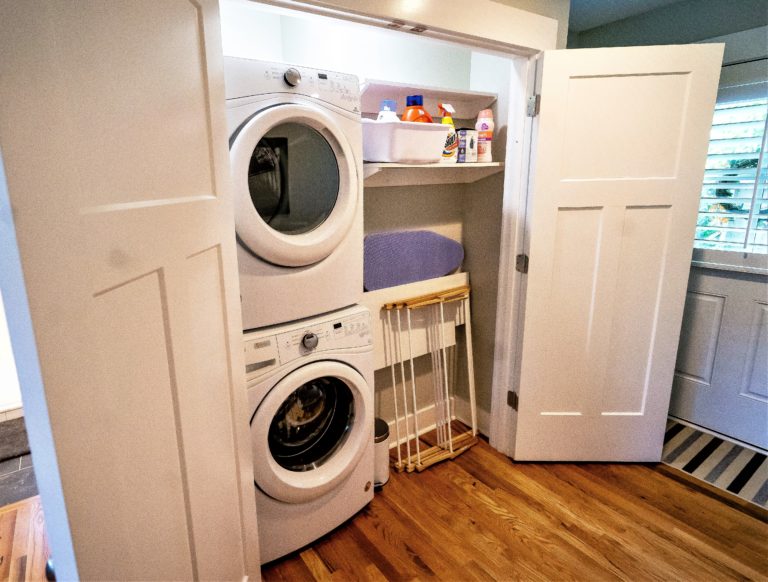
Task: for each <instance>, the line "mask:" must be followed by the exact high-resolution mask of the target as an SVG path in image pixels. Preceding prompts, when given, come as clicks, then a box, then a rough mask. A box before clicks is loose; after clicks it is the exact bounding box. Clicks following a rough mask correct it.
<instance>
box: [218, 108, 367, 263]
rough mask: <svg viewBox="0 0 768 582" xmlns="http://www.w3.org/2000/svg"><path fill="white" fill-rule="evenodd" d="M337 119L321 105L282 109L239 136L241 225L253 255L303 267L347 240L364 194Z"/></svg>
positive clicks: (235, 156) (233, 149)
mask: <svg viewBox="0 0 768 582" xmlns="http://www.w3.org/2000/svg"><path fill="white" fill-rule="evenodd" d="M339 121H340V120H337V119H334V118H333V117H332V116H331V115H330V114H329V113H327V112H326V111H324V110H323V109H322V108H320V107H316V106H310V105H299V104H293V103H290V104H281V105H274V106H272V107H268V108H266V109H263V110H262V111H259V112H257V113H255V114H254V115H252V116H251V117H250V118H248V119H247V120H246V121H245V122H244V123H243V125H242V126H241V127H240V128H239V129H238V131H237V132H236V134H235V135H234V136H233V138H232V140H231V145H230V159H231V166H232V178H233V185H234V202H235V227H236V230H237V236H238V239H239V240H240V243H241V244H242V245H243V246H244V247H245V248H246V249H248V250H249V251H250V252H251V253H252V254H254V255H255V256H257V257H259V258H261V259H263V260H265V261H267V262H269V263H273V264H275V265H280V266H285V267H303V266H306V265H311V264H313V263H316V262H318V261H321V260H323V259H324V258H326V257H327V256H328V255H330V254H331V253H332V252H333V251H334V250H335V249H336V247H337V246H338V245H339V244H340V243H341V242H342V240H343V239H344V237H345V236H346V234H347V232H348V231H349V228H350V227H351V226H352V223H353V221H354V218H355V213H356V209H357V205H358V203H359V198H360V196H361V193H360V192H359V190H360V186H359V182H358V176H357V169H356V158H355V156H354V153H353V151H352V148H351V146H350V145H349V141H348V140H347V138H346V136H345V135H344V133H343V132H342V130H341V129H340V127H339V125H338V122H339Z"/></svg>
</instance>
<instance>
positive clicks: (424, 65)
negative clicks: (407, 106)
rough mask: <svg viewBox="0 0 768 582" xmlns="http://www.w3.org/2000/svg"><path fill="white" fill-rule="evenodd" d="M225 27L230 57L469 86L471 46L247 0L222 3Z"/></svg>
mask: <svg viewBox="0 0 768 582" xmlns="http://www.w3.org/2000/svg"><path fill="white" fill-rule="evenodd" d="M319 24H321V25H319ZM221 30H222V45H223V49H224V54H225V55H226V56H232V57H244V58H252V59H260V60H267V61H277V62H284V63H290V64H294V65H302V66H306V67H313V68H319V69H328V70H333V71H340V72H344V73H353V74H355V75H357V77H358V78H359V79H360V80H361V81H363V80H365V79H380V80H388V81H398V82H402V83H414V84H419V85H426V86H434V87H444V88H446V89H459V90H460V89H469V72H470V64H471V54H472V51H471V50H470V49H468V48H465V47H459V46H455V45H451V44H448V43H442V42H437V41H434V40H431V39H424V38H419V37H417V36H414V35H408V34H406V33H402V32H395V31H390V30H384V29H380V28H375V27H364V26H360V25H357V24H353V23H348V22H343V21H338V20H334V19H331V18H326V17H321V16H314V15H308V14H301V13H294V12H290V11H287V10H279V9H275V8H272V7H268V6H262V5H259V4H256V3H254V2H246V1H243V0H223V1H222V2H221Z"/></svg>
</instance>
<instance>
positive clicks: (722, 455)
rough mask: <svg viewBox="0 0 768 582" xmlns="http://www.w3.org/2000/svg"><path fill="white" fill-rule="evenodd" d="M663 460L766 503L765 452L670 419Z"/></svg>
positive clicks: (719, 485) (767, 495)
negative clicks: (756, 450) (759, 451)
mask: <svg viewBox="0 0 768 582" xmlns="http://www.w3.org/2000/svg"><path fill="white" fill-rule="evenodd" d="M661 460H662V462H663V463H666V464H667V465H670V466H672V467H675V468H677V469H681V470H683V471H685V472H686V473H689V474H691V475H693V476H694V477H696V478H698V479H702V480H704V481H706V482H707V483H710V484H711V485H714V486H715V487H717V488H719V489H724V490H726V491H729V492H731V493H733V494H735V495H738V496H739V497H741V498H742V499H746V500H747V501H751V502H752V503H755V504H757V505H760V506H761V507H768V462H766V456H765V455H764V454H762V453H757V452H755V451H753V450H751V449H748V448H745V447H742V446H741V445H737V444H735V443H732V442H730V441H727V440H725V439H723V438H720V437H717V436H714V435H711V434H707V433H704V432H701V431H699V430H696V429H695V428H692V427H690V426H687V425H684V424H681V423H679V422H676V421H674V420H672V419H670V420H669V421H668V422H667V432H666V434H665V435H664V452H663V453H662V459H661Z"/></svg>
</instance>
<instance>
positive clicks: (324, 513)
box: [245, 306, 374, 563]
mask: <svg viewBox="0 0 768 582" xmlns="http://www.w3.org/2000/svg"><path fill="white" fill-rule="evenodd" d="M373 365H374V364H373V338H372V335H371V322H370V313H369V312H368V310H367V309H365V308H364V307H359V306H355V307H351V308H347V309H343V310H341V311H338V312H336V313H334V314H328V315H325V316H323V317H317V318H311V319H305V320H302V321H298V322H294V323H292V324H286V325H281V326H275V327H272V328H269V329H263V330H259V331H256V332H253V333H247V334H245V369H246V379H247V386H248V402H249V405H250V409H251V439H252V452H253V471H254V484H255V490H256V508H257V513H258V520H257V521H258V527H259V541H260V546H261V561H262V563H266V562H270V561H272V560H275V559H276V558H279V557H281V556H284V555H285V554H287V553H289V552H292V551H294V550H296V549H298V548H301V547H302V546H305V545H306V544H308V543H310V542H312V541H314V540H316V539H317V538H319V537H321V536H323V535H325V534H326V533H328V532H329V531H331V530H332V529H334V528H335V527H337V526H338V525H340V524H341V523H343V522H344V521H346V520H347V519H349V518H350V517H352V516H353V515H354V514H355V513H357V512H358V511H359V510H360V509H362V508H363V507H365V505H366V504H367V503H368V502H369V501H371V499H373V421H374V409H373V400H374V398H373V396H374V389H373Z"/></svg>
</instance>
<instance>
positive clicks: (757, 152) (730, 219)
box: [695, 97, 768, 253]
mask: <svg viewBox="0 0 768 582" xmlns="http://www.w3.org/2000/svg"><path fill="white" fill-rule="evenodd" d="M767 127H768V97H762V98H757V99H754V98H753V99H749V100H742V101H730V102H726V103H718V104H717V105H716V106H715V114H714V119H713V124H712V131H711V134H710V141H709V151H708V154H707V165H706V170H705V172H704V183H703V185H702V191H701V202H700V205H699V216H698V221H697V225H696V242H695V246H696V247H698V248H714V249H720V250H733V251H746V252H756V253H768V197H767V195H766V194H767V192H768V159H766V158H768V156H764V152H765V150H766V134H767V133H768V131H767Z"/></svg>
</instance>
